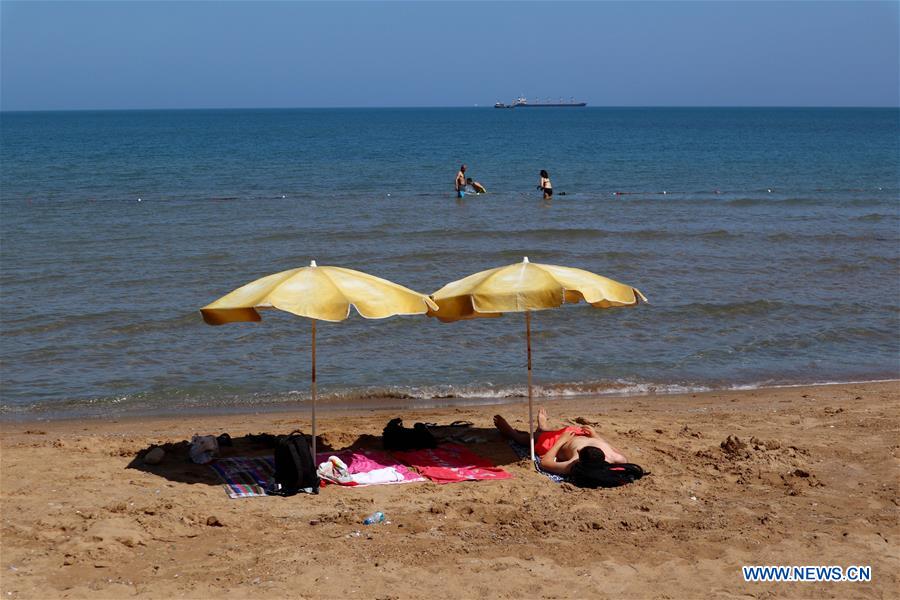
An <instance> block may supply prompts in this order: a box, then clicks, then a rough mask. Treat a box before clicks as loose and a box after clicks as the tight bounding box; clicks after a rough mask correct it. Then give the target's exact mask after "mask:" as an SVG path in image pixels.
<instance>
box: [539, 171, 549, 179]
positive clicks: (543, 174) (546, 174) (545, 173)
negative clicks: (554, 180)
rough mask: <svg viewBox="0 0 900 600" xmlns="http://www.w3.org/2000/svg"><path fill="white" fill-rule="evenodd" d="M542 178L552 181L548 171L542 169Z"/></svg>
mask: <svg viewBox="0 0 900 600" xmlns="http://www.w3.org/2000/svg"><path fill="white" fill-rule="evenodd" d="M541 177H543V178H544V179H550V174H549V173H547V171H545V170H543V169H541Z"/></svg>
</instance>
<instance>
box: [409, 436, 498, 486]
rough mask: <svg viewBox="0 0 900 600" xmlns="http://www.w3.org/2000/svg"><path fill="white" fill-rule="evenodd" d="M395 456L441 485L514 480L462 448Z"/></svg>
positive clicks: (413, 451) (455, 447) (447, 445)
mask: <svg viewBox="0 0 900 600" xmlns="http://www.w3.org/2000/svg"><path fill="white" fill-rule="evenodd" d="M394 456H396V457H397V458H399V459H400V460H402V461H403V462H405V463H406V464H408V465H410V466H411V467H414V468H415V469H416V470H417V471H418V472H419V473H421V474H422V475H424V476H425V477H427V478H428V479H431V480H432V481H435V482H437V483H453V482H455V481H471V480H475V479H509V478H510V477H512V475H511V474H509V473H507V472H506V471H504V470H503V469H501V468H500V467H497V466H495V465H494V463H492V462H491V461H490V460H488V459H487V458H485V457H483V456H479V455H477V454H475V453H474V452H472V451H471V450H469V449H468V448H466V447H465V446H461V445H459V444H444V445H442V446H438V447H437V448H432V449H427V450H411V451H409V452H394Z"/></svg>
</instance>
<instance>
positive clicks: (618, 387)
mask: <svg viewBox="0 0 900 600" xmlns="http://www.w3.org/2000/svg"><path fill="white" fill-rule="evenodd" d="M891 381H900V379H896V378H889V379H867V380H847V381H832V380H811V381H803V382H791V381H785V380H772V379H769V380H762V381H755V382H748V383H736V384H726V383H714V382H710V383H702V382H651V381H648V382H640V381H632V380H624V379H619V380H612V381H582V382H569V383H551V384H544V385H535V386H534V388H533V396H534V398H536V399H554V400H559V399H565V398H590V397H596V398H627V397H632V396H656V395H676V394H694V393H702V392H714V391H729V390H734V391H739V390H756V389H767V388H792V387H805V386H817V385H841V384H865V383H884V382H891ZM526 397H527V389H526V387H525V386H524V385H492V384H489V383H486V384H483V385H474V384H473V385H460V386H454V385H436V386H423V387H366V388H348V389H342V390H331V391H326V392H324V393H320V394H319V395H318V401H317V406H319V407H320V408H321V409H325V410H364V409H368V410H371V409H426V408H436V407H445V406H467V405H468V406H477V405H492V404H508V403H512V402H520V401H522V400H524V399H525V398H526ZM309 399H310V397H309V392H308V391H305V390H300V391H291V392H286V393H282V394H258V393H251V394H247V393H219V394H217V395H216V396H215V397H214V398H213V397H201V396H196V395H194V394H192V393H190V392H187V391H184V390H173V391H170V392H161V391H160V392H152V393H151V392H142V393H137V394H125V395H117V396H105V397H96V398H85V399H73V400H67V401H64V402H53V403H33V404H28V405H23V404H11V403H4V404H2V405H0V419H4V420H7V419H11V420H28V419H33V418H41V419H62V418H72V417H86V418H105V417H108V416H110V415H111V414H116V415H118V416H141V415H166V414H176V413H178V414H185V413H198V414H222V413H245V412H247V413H249V412H258V411H271V412H274V411H281V410H296V409H298V405H300V406H302V409H301V410H306V409H308V404H309Z"/></svg>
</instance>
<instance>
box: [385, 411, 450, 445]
mask: <svg viewBox="0 0 900 600" xmlns="http://www.w3.org/2000/svg"><path fill="white" fill-rule="evenodd" d="M381 442H382V444H384V449H385V450H420V449H422V448H435V447H437V442H436V441H435V439H434V436H433V435H431V432H430V431H428V427H426V426H425V424H424V423H416V424H415V425H413V428H412V429H409V428H408V427H404V426H403V419H400V418H396V419H391V420H390V421H389V422H388V424H387V426H386V427H385V428H384V431H383V432H382V437H381Z"/></svg>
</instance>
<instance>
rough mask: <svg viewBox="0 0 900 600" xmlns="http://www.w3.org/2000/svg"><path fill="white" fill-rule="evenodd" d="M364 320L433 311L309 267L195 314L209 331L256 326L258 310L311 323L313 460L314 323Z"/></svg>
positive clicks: (345, 272) (407, 295) (356, 278)
mask: <svg viewBox="0 0 900 600" xmlns="http://www.w3.org/2000/svg"><path fill="white" fill-rule="evenodd" d="M351 306H353V307H355V308H356V311H357V312H358V313H359V314H360V315H361V316H363V317H365V318H367V319H384V318H386V317H392V316H394V315H422V314H425V313H426V312H427V311H429V310H437V304H435V303H434V302H433V301H432V300H431V298H429V297H428V296H426V295H424V294H420V293H418V292H414V291H413V290H411V289H409V288H405V287H403V286H402V285H398V284H396V283H393V282H391V281H388V280H386V279H381V278H379V277H375V276H373V275H368V274H366V273H362V272H360V271H354V270H352V269H344V268H341V267H320V266H318V265H316V261H312V262H311V263H310V264H309V266H308V267H300V268H298V269H290V270H288V271H282V272H280V273H275V274H273V275H268V276H266V277H263V278H261V279H257V280H256V281H252V282H250V283H248V284H247V285H244V286H242V287H239V288H238V289H236V290H234V291H233V292H231V293H230V294H227V295H225V296H222V297H221V298H219V299H218V300H216V301H215V302H213V303H212V304H207V305H206V306H204V307H203V308H201V309H200V314H202V315H203V320H204V321H206V322H207V323H208V324H209V325H223V324H225V323H236V322H246V321H261V320H262V317H261V316H260V314H259V311H260V310H261V309H269V308H277V309H278V310H283V311H285V312H289V313H292V314H295V315H297V316H300V317H306V318H308V319H310V320H311V321H312V373H311V382H310V391H311V395H312V452H313V458H315V455H316V321H331V322H337V321H343V320H344V319H346V318H347V317H349V316H350V307H351Z"/></svg>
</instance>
